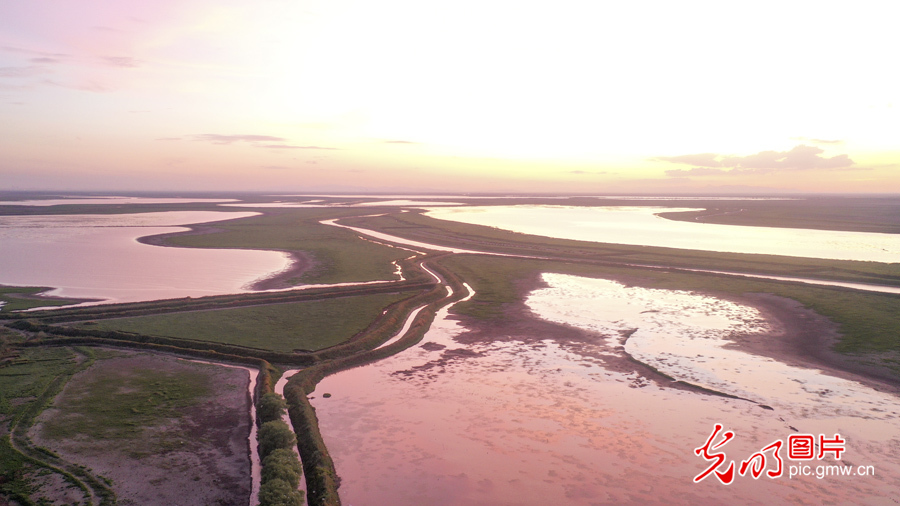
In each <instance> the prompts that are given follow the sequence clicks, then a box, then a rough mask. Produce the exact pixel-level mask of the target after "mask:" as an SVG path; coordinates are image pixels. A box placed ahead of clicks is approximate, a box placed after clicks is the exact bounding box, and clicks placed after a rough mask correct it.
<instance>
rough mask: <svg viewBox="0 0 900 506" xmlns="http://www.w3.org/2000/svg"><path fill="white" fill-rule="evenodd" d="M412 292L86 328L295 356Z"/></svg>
mask: <svg viewBox="0 0 900 506" xmlns="http://www.w3.org/2000/svg"><path fill="white" fill-rule="evenodd" d="M410 295H411V293H409V292H401V293H387V294H376V295H363V296H357V297H344V298H335V299H326V300H314V301H307V302H294V303H286V304H272V305H265V306H251V307H243V308H236V309H220V310H211V311H193V312H186V313H174V314H163V315H152V316H150V315H148V316H139V317H134V318H118V319H111V320H103V321H100V322H97V323H94V324H92V325H87V326H85V327H86V328H94V329H98V330H101V331H102V330H116V331H122V332H134V333H138V334H145V335H157V336H167V337H175V338H182V339H191V340H200V341H211V342H217V343H225V344H235V345H240V346H246V347H251V348H259V349H264V350H273V351H277V352H284V353H288V352H293V351H295V350H321V349H323V348H327V347H329V346H334V345H336V344H338V343H341V342H344V341H346V340H347V339H349V338H351V337H352V336H354V335H356V334H358V333H359V332H361V331H362V330H364V329H365V328H366V327H367V326H368V325H369V324H370V323H371V322H372V321H373V320H375V319H376V318H377V317H378V316H379V315H380V314H381V312H382V311H383V310H384V308H385V307H387V306H388V305H390V304H393V303H395V302H397V301H399V300H402V299H404V298H406V297H409V296H410Z"/></svg>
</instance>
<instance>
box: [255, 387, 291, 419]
mask: <svg viewBox="0 0 900 506" xmlns="http://www.w3.org/2000/svg"><path fill="white" fill-rule="evenodd" d="M286 406H287V404H286V403H285V402H284V398H283V397H282V396H280V395H278V394H276V393H274V392H269V393H266V394H264V395H263V396H262V397H260V399H259V404H258V405H257V406H256V416H257V417H258V418H259V423H260V424H263V423H266V422H271V421H272V420H281V417H282V416H283V415H284V409H285V407H286Z"/></svg>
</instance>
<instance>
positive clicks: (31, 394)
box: [0, 348, 77, 504]
mask: <svg viewBox="0 0 900 506" xmlns="http://www.w3.org/2000/svg"><path fill="white" fill-rule="evenodd" d="M75 357H76V355H75V353H73V352H72V350H70V349H68V348H29V349H24V350H21V351H20V352H18V353H17V354H16V356H14V357H12V359H11V360H9V361H7V362H5V363H4V366H3V367H0V423H2V424H3V428H2V429H0V432H3V433H4V434H3V436H2V437H0V494H4V495H7V496H9V497H12V498H15V499H17V500H19V501H20V502H22V503H23V504H29V503H30V499H28V498H29V496H30V495H31V494H32V493H33V492H34V487H33V486H32V484H31V482H30V480H29V479H28V476H29V475H31V474H33V473H34V472H36V470H37V469H38V468H37V467H36V466H35V465H34V464H33V463H32V462H31V461H30V460H29V459H28V458H26V457H24V456H22V454H20V453H19V452H18V451H16V450H15V449H13V447H12V445H11V443H10V436H9V434H8V433H6V432H7V431H8V430H9V429H10V428H11V426H12V424H13V422H14V421H17V420H21V419H22V418H23V417H24V418H28V416H31V415H30V414H29V413H33V412H35V411H37V410H38V409H40V405H38V404H42V403H43V402H45V401H46V399H44V398H42V395H43V394H44V393H45V392H46V391H47V388H48V387H49V386H50V385H51V383H53V382H54V380H56V379H57V378H58V377H60V376H67V375H69V374H71V373H72V372H73V371H74V369H75V368H76V367H77V364H76V361H75ZM44 472H50V471H49V470H46V469H45V471H44Z"/></svg>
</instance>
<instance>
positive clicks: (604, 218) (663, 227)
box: [427, 206, 900, 262]
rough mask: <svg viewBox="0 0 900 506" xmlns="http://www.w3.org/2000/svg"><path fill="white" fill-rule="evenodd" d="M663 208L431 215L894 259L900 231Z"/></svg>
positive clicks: (764, 250)
mask: <svg viewBox="0 0 900 506" xmlns="http://www.w3.org/2000/svg"><path fill="white" fill-rule="evenodd" d="M696 210H697V209H681V208H663V207H566V206H496V207H461V208H440V209H431V210H430V211H429V212H428V213H427V214H428V216H431V217H432V218H438V219H443V220H452V221H459V222H462V223H469V224H473V225H485V226H490V227H497V228H502V229H505V230H512V231H515V232H521V233H525V234H534V235H541V236H546V237H556V238H560V239H575V240H582V241H594V242H604V243H613V244H630V245H642V246H659V247H666V248H680V249H693V250H703V251H721V252H733V253H758V254H766V255H786V256H796V257H807V258H828V259H834V260H862V261H873V262H897V261H898V260H900V234H878V233H868V232H841V231H831V230H808V229H787V228H771V227H743V226H735V225H717V224H712V223H692V222H683V221H673V220H667V219H664V218H660V217H658V216H656V215H655V213H660V212H679V211H696Z"/></svg>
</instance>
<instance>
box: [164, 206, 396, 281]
mask: <svg viewBox="0 0 900 506" xmlns="http://www.w3.org/2000/svg"><path fill="white" fill-rule="evenodd" d="M248 209H249V210H252V208H242V210H244V211H246V210H248ZM268 212H269V213H270V214H266V215H263V216H256V217H251V218H246V219H242V220H236V221H231V222H225V223H216V224H214V227H215V233H201V234H193V235H191V234H188V235H175V236H171V237H169V238H167V239H166V242H167V244H171V245H173V246H182V247H190V248H244V249H267V250H279V251H290V252H303V253H305V254H308V255H311V256H312V259H313V262H314V263H313V266H312V268H311V269H310V270H308V271H307V272H306V273H304V274H303V275H302V276H300V277H298V278H297V279H294V280H289V281H292V282H289V284H298V283H301V282H302V283H308V284H315V283H347V282H358V281H376V280H390V279H395V276H394V266H392V265H391V262H392V261H394V260H400V259H402V258H406V257H408V256H409V252H408V251H405V250H401V249H397V248H391V247H387V246H382V245H380V244H376V243H373V242H371V241H366V240H362V239H360V238H358V237H357V235H356V234H354V233H353V232H351V231H348V230H345V229H340V228H337V227H330V226H328V225H322V224H320V223H319V220H324V219H328V218H334V217H337V216H346V215H354V214H365V213H366V212H368V211H361V210H359V209H315V208H312V209H284V210H282V209H278V210H275V211H272V210H269V211H268Z"/></svg>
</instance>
